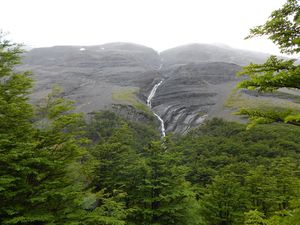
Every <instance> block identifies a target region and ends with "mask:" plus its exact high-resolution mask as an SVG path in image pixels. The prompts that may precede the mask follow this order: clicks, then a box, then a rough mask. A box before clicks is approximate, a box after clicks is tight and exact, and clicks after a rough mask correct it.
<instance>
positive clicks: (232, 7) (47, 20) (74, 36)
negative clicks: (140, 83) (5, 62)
mask: <svg viewBox="0 0 300 225" xmlns="http://www.w3.org/2000/svg"><path fill="white" fill-rule="evenodd" d="M284 3H285V0H26V1H25V0H0V7H1V9H0V29H2V30H3V31H8V32H10V36H9V38H10V39H12V40H13V41H16V42H21V43H24V44H26V45H29V46H33V47H42V46H53V45H99V44H103V43H107V42H115V41H121V42H133V43H137V44H143V45H146V46H149V47H152V48H154V49H156V50H158V51H162V50H164V49H167V48H171V47H175V46H178V45H183V44H187V43H224V44H226V45H229V46H232V47H237V48H242V49H249V50H256V51H261V52H268V53H273V54H277V53H279V51H278V50H277V47H276V46H275V45H274V44H273V43H271V42H270V41H269V40H266V39H263V38H255V39H253V40H244V37H245V36H246V35H247V34H248V32H249V29H250V28H251V27H253V26H255V25H260V24H263V23H264V22H265V21H266V19H267V18H268V17H269V15H270V13H271V12H272V11H273V10H275V9H278V8H279V7H281V5H282V4H284Z"/></svg>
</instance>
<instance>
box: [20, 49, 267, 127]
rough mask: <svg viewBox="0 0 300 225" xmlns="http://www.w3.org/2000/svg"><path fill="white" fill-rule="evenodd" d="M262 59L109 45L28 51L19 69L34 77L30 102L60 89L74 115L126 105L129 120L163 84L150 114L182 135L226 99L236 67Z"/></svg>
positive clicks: (238, 54) (226, 53)
mask: <svg viewBox="0 0 300 225" xmlns="http://www.w3.org/2000/svg"><path fill="white" fill-rule="evenodd" d="M266 57H267V55H264V54H259V53H253V52H248V51H242V50H236V49H232V48H228V47H218V46H214V45H203V44H192V45H186V46H181V47H177V48H174V49H170V50H166V51H164V52H161V53H160V54H159V53H157V52H156V51H155V50H153V49H151V48H148V47H145V46H141V45H136V44H130V43H110V44H105V45H99V46H57V47H51V48H38V49H33V50H31V51H29V52H28V53H27V54H26V55H25V56H24V60H23V62H24V64H23V65H22V66H21V67H20V68H19V69H22V70H23V69H26V70H31V71H32V72H33V73H34V78H35V79H36V88H35V90H34V93H33V95H32V99H33V101H37V100H39V99H41V98H42V97H43V96H45V95H46V94H47V93H49V91H50V90H51V88H52V86H53V85H54V84H56V85H59V86H62V87H63V89H64V95H65V97H67V98H70V99H73V100H75V101H76V105H77V109H76V110H77V111H81V112H85V113H90V112H93V111H97V110H100V109H111V110H115V111H116V108H117V109H119V111H120V110H121V109H122V110H121V111H122V114H124V112H126V110H125V111H124V110H123V108H124V107H120V106H118V105H131V107H130V110H127V111H130V116H129V117H130V118H131V119H134V113H133V108H132V107H134V106H136V105H137V104H141V103H142V104H144V105H146V100H147V97H148V95H149V93H150V92H151V89H152V88H153V86H154V85H155V84H157V83H158V82H160V81H161V80H163V83H162V84H161V85H160V86H159V88H158V89H157V91H156V94H155V96H154V98H153V99H152V110H153V111H155V112H156V113H157V114H158V115H159V116H160V117H161V118H162V119H163V120H164V123H165V128H166V131H167V132H176V133H185V132H187V131H188V130H189V129H190V128H191V127H193V126H196V125H199V124H201V123H202V122H203V120H204V119H205V118H206V117H212V116H218V114H219V112H220V111H222V110H223V102H224V100H225V99H226V96H227V95H228V93H229V92H230V90H231V89H232V88H233V87H234V85H235V84H236V82H237V81H238V79H237V77H236V75H235V74H236V72H237V71H239V69H240V66H241V65H245V64H248V63H249V62H262V61H263V60H264V59H265V58H266ZM133 90H134V91H133ZM116 93H117V95H115V94H116ZM130 93H136V96H133V95H130ZM115 96H118V97H117V98H116V97H115ZM127 109H129V108H128V107H127ZM140 109H141V107H139V108H138V107H136V110H137V111H139V112H138V113H137V114H136V115H137V119H138V120H141V119H142V118H143V116H142V114H141V112H140V111H141V110H140ZM117 112H118V110H117ZM148 114H149V112H148ZM146 117H147V116H146ZM152 119H153V118H152ZM157 124H159V123H157Z"/></svg>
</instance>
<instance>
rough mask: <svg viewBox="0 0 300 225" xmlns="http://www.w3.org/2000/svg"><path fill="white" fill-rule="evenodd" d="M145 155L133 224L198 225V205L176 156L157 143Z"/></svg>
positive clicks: (183, 168)
mask: <svg viewBox="0 0 300 225" xmlns="http://www.w3.org/2000/svg"><path fill="white" fill-rule="evenodd" d="M145 154H146V163H147V166H148V170H147V173H146V174H145V176H144V178H143V180H142V182H141V184H140V185H139V186H138V192H137V194H136V204H137V207H136V209H137V210H136V213H135V218H134V220H135V224H141V225H144V224H145V225H148V224H155V225H159V224H170V225H171V224H182V225H184V224H189V225H196V224H200V217H199V214H198V212H197V209H198V202H197V201H196V199H195V194H194V193H193V191H192V189H191V186H190V184H189V183H188V182H187V181H186V180H185V175H186V168H185V167H184V166H180V165H178V164H179V162H178V159H179V158H178V153H176V152H172V151H170V149H168V148H167V146H166V145H164V144H162V143H161V142H158V141H157V142H152V143H151V144H150V145H149V147H148V148H147V149H146V153H145Z"/></svg>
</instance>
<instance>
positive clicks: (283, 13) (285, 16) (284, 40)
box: [239, 0, 300, 127]
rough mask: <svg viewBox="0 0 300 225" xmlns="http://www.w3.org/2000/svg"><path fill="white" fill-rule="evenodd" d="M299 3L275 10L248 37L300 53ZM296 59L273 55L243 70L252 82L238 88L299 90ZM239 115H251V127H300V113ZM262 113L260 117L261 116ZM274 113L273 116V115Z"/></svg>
mask: <svg viewBox="0 0 300 225" xmlns="http://www.w3.org/2000/svg"><path fill="white" fill-rule="evenodd" d="M299 8H300V6H299V1H298V0H287V2H286V4H284V5H283V7H282V8H281V9H278V10H275V11H274V12H273V13H272V14H271V17H270V18H269V20H268V21H267V22H266V23H265V24H264V25H261V26H257V27H255V28H253V29H251V30H250V35H249V36H248V37H247V38H252V37H254V36H262V35H266V36H268V37H269V39H270V40H272V41H273V42H274V43H275V44H276V45H278V46H279V48H280V50H281V52H282V53H288V54H295V53H299V52H300V38H299V33H300V19H299V18H300V14H299V12H300V10H299ZM294 62H295V60H285V59H278V58H277V57H276V56H271V57H270V58H269V59H268V60H267V61H266V62H265V63H264V64H261V65H260V64H252V63H251V64H250V65H248V66H246V67H244V68H243V69H242V71H241V72H240V73H239V74H240V75H247V76H249V78H250V79H249V80H244V81H242V82H240V84H239V88H247V89H249V90H258V91H260V92H265V91H274V90H277V89H279V88H294V89H300V66H299V65H295V64H294ZM240 114H244V115H248V116H249V117H250V119H251V120H252V122H251V124H250V127H251V126H252V125H255V124H256V123H271V122H274V121H276V122H278V121H282V122H286V123H292V124H295V125H299V116H300V114H299V112H298V113H293V114H290V115H286V117H285V118H280V116H279V115H277V118H275V119H273V118H270V117H273V115H270V113H267V114H266V113H264V112H261V113H258V112H257V111H256V112H253V111H251V110H250V111H249V110H246V111H245V110H241V111H240ZM258 114H260V115H258ZM273 114H274V113H273ZM275 114H276V113H275Z"/></svg>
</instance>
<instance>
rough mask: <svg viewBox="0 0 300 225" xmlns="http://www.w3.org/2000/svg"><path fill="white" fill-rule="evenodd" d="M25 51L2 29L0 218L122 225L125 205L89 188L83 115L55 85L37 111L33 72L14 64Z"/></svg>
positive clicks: (18, 221) (12, 221) (5, 221)
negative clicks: (18, 69)
mask: <svg viewBox="0 0 300 225" xmlns="http://www.w3.org/2000/svg"><path fill="white" fill-rule="evenodd" d="M22 52H23V51H22V50H21V46H20V45H17V44H14V43H11V42H10V41H8V40H6V39H5V38H4V36H3V34H2V33H0V224H26V225H27V224H28V225H31V224H39V225H42V224H107V225H108V224H114V225H123V224H124V221H122V218H123V217H124V211H123V208H122V205H120V204H118V203H116V202H115V201H114V199H112V198H108V197H106V196H105V195H103V194H102V193H101V192H98V193H91V194H90V193H89V191H88V190H86V189H87V188H88V182H86V180H82V179H83V178H85V174H84V172H83V167H82V166H83V163H82V158H83V156H86V151H85V148H84V147H83V146H84V145H83V144H84V143H85V140H84V139H82V138H81V137H82V134H81V131H82V125H83V123H82V121H83V120H82V116H81V115H79V114H76V113H71V112H70V110H72V109H73V106H72V102H70V101H67V100H65V99H63V98H61V97H60V95H59V92H57V91H54V92H53V93H51V94H50V95H49V96H48V98H47V99H46V101H45V104H44V105H43V106H42V107H40V108H39V110H38V115H37V116H36V115H35V114H34V110H33V107H32V106H31V105H30V104H29V103H28V94H29V93H30V91H31V87H32V79H31V78H30V77H29V75H30V73H29V72H16V70H15V68H14V67H15V66H16V65H18V64H19V63H20V61H21V58H20V54H21V53H22ZM34 121H36V122H34ZM92 195H94V197H93V198H88V197H89V196H92Z"/></svg>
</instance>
